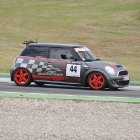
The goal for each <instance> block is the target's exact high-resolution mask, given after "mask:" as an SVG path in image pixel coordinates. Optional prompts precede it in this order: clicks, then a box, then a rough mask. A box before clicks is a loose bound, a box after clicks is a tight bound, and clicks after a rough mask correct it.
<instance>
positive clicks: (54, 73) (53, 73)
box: [38, 71, 63, 76]
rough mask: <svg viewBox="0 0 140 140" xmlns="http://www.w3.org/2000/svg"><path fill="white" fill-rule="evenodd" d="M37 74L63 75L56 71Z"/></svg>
mask: <svg viewBox="0 0 140 140" xmlns="http://www.w3.org/2000/svg"><path fill="white" fill-rule="evenodd" d="M38 75H54V76H63V73H56V72H54V71H48V72H46V73H38Z"/></svg>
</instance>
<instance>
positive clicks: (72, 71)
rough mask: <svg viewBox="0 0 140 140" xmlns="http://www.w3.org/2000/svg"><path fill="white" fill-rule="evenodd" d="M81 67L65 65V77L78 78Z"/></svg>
mask: <svg viewBox="0 0 140 140" xmlns="http://www.w3.org/2000/svg"><path fill="white" fill-rule="evenodd" d="M80 71H81V65H76V64H67V68H66V76H74V77H80Z"/></svg>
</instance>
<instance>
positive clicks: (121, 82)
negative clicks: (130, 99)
mask: <svg viewBox="0 0 140 140" xmlns="http://www.w3.org/2000/svg"><path fill="white" fill-rule="evenodd" d="M128 84H129V81H119V82H118V85H120V86H121V85H128Z"/></svg>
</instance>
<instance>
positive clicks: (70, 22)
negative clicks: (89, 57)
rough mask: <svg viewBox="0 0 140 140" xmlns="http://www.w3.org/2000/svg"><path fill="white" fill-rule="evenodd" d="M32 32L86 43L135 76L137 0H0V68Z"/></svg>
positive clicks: (139, 24) (139, 58) (139, 49)
mask: <svg viewBox="0 0 140 140" xmlns="http://www.w3.org/2000/svg"><path fill="white" fill-rule="evenodd" d="M36 38H37V39H38V42H60V43H74V44H83V45H86V46H87V47H88V48H90V49H91V50H92V52H93V53H94V54H95V55H96V56H97V57H99V58H100V59H102V60H105V61H112V62H117V63H120V64H123V65H125V67H126V68H127V69H128V71H129V73H130V76H131V80H133V81H140V0H126V1H124V0H86V1H84V0H39V1H38V0H30V1H27V0H0V72H7V71H9V69H10V68H11V66H12V64H13V61H14V58H15V57H16V56H17V55H18V54H19V53H20V52H21V51H22V49H23V48H24V45H23V44H21V43H22V41H24V40H34V41H35V40H36Z"/></svg>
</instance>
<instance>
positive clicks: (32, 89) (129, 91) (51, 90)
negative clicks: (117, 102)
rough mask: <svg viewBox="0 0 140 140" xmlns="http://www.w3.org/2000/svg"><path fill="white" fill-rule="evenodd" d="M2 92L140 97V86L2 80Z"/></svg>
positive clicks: (0, 83) (0, 85)
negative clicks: (112, 87) (98, 87)
mask: <svg viewBox="0 0 140 140" xmlns="http://www.w3.org/2000/svg"><path fill="white" fill-rule="evenodd" d="M0 92H22V93H38V94H64V95H78V96H80V95H82V96H107V97H108V96H109V97H131V98H140V87H138V86H129V87H126V88H122V89H118V90H115V91H113V90H109V89H105V90H100V91H97V90H91V89H89V88H87V87H86V88H85V87H79V86H67V85H66V86H64V85H54V84H46V85H44V86H42V87H39V86H37V85H35V84H33V83H32V84H31V85H30V86H26V87H22V86H17V85H16V84H15V83H14V82H2V81H1V82H0Z"/></svg>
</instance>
